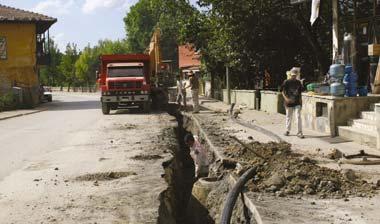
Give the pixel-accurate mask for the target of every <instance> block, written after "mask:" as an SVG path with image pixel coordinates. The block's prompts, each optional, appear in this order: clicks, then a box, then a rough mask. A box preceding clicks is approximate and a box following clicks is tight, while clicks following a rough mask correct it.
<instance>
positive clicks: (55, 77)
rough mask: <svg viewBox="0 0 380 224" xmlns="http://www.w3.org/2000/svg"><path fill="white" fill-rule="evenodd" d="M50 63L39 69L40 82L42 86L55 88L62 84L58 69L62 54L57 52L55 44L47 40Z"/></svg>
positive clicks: (51, 40)
mask: <svg viewBox="0 0 380 224" xmlns="http://www.w3.org/2000/svg"><path fill="white" fill-rule="evenodd" d="M49 52H50V63H49V65H47V66H45V67H43V68H41V70H40V82H41V84H44V85H49V86H55V85H61V84H62V82H63V77H62V73H61V72H60V70H59V69H58V66H59V64H60V63H61V59H62V53H61V52H60V51H59V49H58V46H57V44H56V43H55V42H54V40H53V39H50V40H49Z"/></svg>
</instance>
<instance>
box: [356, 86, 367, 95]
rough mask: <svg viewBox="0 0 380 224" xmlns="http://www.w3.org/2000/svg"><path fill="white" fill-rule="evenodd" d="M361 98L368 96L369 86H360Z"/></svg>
mask: <svg viewBox="0 0 380 224" xmlns="http://www.w3.org/2000/svg"><path fill="white" fill-rule="evenodd" d="M358 94H359V96H368V88H367V86H359V87H358Z"/></svg>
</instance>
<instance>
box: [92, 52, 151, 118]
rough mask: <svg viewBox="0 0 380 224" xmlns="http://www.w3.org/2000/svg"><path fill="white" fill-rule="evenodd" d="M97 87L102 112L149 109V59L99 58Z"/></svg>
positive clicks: (118, 56) (142, 55) (145, 56)
mask: <svg viewBox="0 0 380 224" xmlns="http://www.w3.org/2000/svg"><path fill="white" fill-rule="evenodd" d="M100 61H101V65H100V69H101V70H100V72H99V73H98V75H97V76H98V77H97V78H98V83H99V87H100V90H101V93H102V96H101V102H102V112H103V114H109V113H110V110H116V109H118V108H126V107H139V108H141V109H143V110H144V111H145V112H149V111H150V107H151V100H152V99H151V89H152V86H151V82H150V81H151V80H150V78H151V77H150V65H149V63H150V58H149V55H145V54H126V55H102V56H101V58H100Z"/></svg>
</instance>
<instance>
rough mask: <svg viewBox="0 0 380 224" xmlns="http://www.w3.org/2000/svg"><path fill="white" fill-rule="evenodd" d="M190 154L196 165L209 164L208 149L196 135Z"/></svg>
mask: <svg viewBox="0 0 380 224" xmlns="http://www.w3.org/2000/svg"><path fill="white" fill-rule="evenodd" d="M190 156H191V158H193V160H194V163H195V165H197V166H208V165H209V161H208V158H207V157H208V156H207V150H206V149H205V148H204V147H203V146H202V144H201V143H200V142H199V141H198V137H197V136H194V144H193V146H192V147H190Z"/></svg>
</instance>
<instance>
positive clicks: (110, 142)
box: [0, 93, 175, 224]
mask: <svg viewBox="0 0 380 224" xmlns="http://www.w3.org/2000/svg"><path fill="white" fill-rule="evenodd" d="M47 107H48V110H47V111H44V112H41V113H37V114H32V115H27V116H23V117H17V118H12V119H9V120H4V121H0V144H1V147H0V166H1V167H0V220H1V221H0V222H1V223H107V224H109V223H156V221H157V216H158V207H159V203H160V202H159V199H158V198H159V194H160V192H162V191H164V190H165V189H166V187H167V184H166V183H165V181H164V179H163V178H161V174H162V173H163V172H164V171H163V169H162V166H161V164H162V162H164V161H166V160H168V159H169V158H170V157H171V156H170V153H169V151H168V144H169V142H171V143H173V141H175V140H174V139H173V138H174V137H173V136H172V135H171V134H170V133H171V132H170V130H171V127H173V126H175V123H174V121H173V120H172V118H171V117H170V116H169V115H166V114H165V113H161V114H149V115H148V114H139V113H131V112H127V111H118V113H117V114H113V115H109V116H103V115H102V113H101V110H100V104H99V96H98V95H90V94H87V95H83V94H68V93H60V94H58V95H54V102H53V103H51V104H48V105H47Z"/></svg>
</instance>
